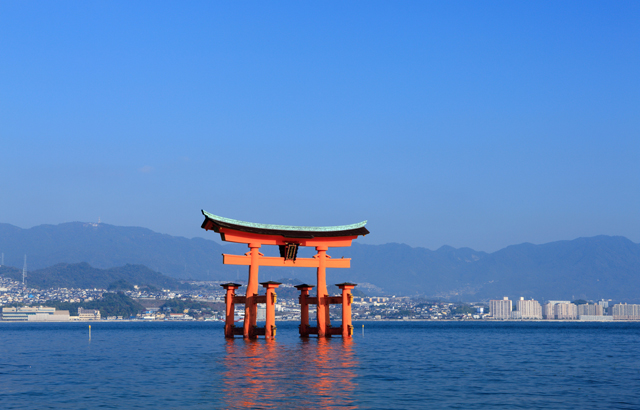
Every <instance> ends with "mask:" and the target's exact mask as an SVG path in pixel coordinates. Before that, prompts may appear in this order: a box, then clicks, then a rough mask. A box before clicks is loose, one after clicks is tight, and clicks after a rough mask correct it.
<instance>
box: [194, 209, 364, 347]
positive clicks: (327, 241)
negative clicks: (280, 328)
mask: <svg viewBox="0 0 640 410" xmlns="http://www.w3.org/2000/svg"><path fill="white" fill-rule="evenodd" d="M202 214H203V215H204V217H205V219H204V222H203V223H202V228H203V229H205V230H207V231H209V230H213V231H214V232H217V233H219V234H220V237H221V239H222V240H223V241H228V242H236V243H246V244H247V245H248V246H249V249H250V251H249V252H247V253H246V254H245V255H227V254H223V255H222V256H223V263H224V264H226V265H248V266H249V283H248V284H247V293H246V295H245V296H236V295H235V290H236V289H238V288H239V287H240V286H241V285H239V284H237V283H227V284H224V285H221V286H222V287H224V288H225V289H226V291H227V294H226V298H225V300H226V324H225V331H224V333H225V337H234V335H243V336H244V337H245V338H255V337H257V336H259V335H264V336H265V337H266V338H268V339H270V338H273V337H275V333H276V327H275V303H276V294H275V289H276V288H277V287H278V286H279V285H280V283H277V282H271V281H270V282H263V283H261V285H262V286H263V287H265V288H266V289H267V293H266V295H264V296H258V267H259V266H288V267H304V268H317V272H318V275H317V286H318V288H317V291H318V296H317V297H310V296H309V291H310V290H311V289H312V288H313V286H311V285H306V284H304V285H299V286H296V288H297V289H298V290H300V310H301V317H300V321H301V323H300V335H301V336H309V335H310V334H317V335H318V337H330V336H331V335H340V334H341V335H342V336H343V337H351V336H352V334H353V326H352V325H351V302H352V300H353V296H352V295H351V290H352V289H353V288H354V287H355V286H356V285H355V284H353V283H341V284H338V285H336V286H338V287H339V288H340V289H341V290H342V295H341V296H333V297H331V296H329V295H328V294H327V283H326V268H349V267H350V266H351V263H350V262H351V259H344V258H341V259H331V256H329V255H327V250H328V249H329V248H330V247H345V246H351V242H352V241H353V240H354V239H356V238H357V237H358V236H359V235H362V236H364V235H367V234H368V233H369V231H368V230H367V228H365V227H364V225H365V224H366V221H364V222H360V223H357V224H352V225H343V226H327V227H305V226H288V225H269V224H257V223H251V222H243V221H237V220H235V219H229V218H223V217H221V216H217V215H213V214H210V213H208V212H205V211H204V210H203V211H202ZM262 245H278V246H279V247H280V257H268V256H264V255H263V254H262V253H260V251H259V249H260V247H261V246H262ZM300 246H312V247H315V248H316V251H317V252H318V253H317V254H316V255H314V256H313V258H298V257H297V253H298V247H300ZM236 303H244V305H245V316H244V326H243V327H242V328H236V327H235V326H234V321H233V316H234V309H235V304H236ZM258 303H265V304H266V311H267V312H266V313H267V317H266V325H265V327H264V329H262V328H257V326H256V320H257V313H258V311H257V309H258V306H257V304H258ZM314 304H315V305H317V307H318V311H317V322H318V325H317V327H312V326H309V305H314ZM331 304H341V305H342V326H341V327H339V328H332V327H331V322H330V319H329V306H330V305H331Z"/></svg>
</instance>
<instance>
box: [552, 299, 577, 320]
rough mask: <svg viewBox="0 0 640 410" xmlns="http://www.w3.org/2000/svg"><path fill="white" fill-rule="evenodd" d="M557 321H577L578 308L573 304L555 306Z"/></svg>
mask: <svg viewBox="0 0 640 410" xmlns="http://www.w3.org/2000/svg"><path fill="white" fill-rule="evenodd" d="M553 313H554V314H555V316H556V319H568V320H575V319H577V318H578V307H577V306H576V305H574V304H573V303H556V304H555V305H553Z"/></svg>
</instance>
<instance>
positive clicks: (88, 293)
mask: <svg viewBox="0 0 640 410" xmlns="http://www.w3.org/2000/svg"><path fill="white" fill-rule="evenodd" d="M187 283H188V284H190V285H192V288H193V290H187V291H173V290H169V289H161V290H152V289H147V288H139V287H138V286H135V287H134V289H133V290H125V291H108V290H106V289H96V288H94V289H67V288H51V289H46V290H42V289H30V288H26V287H25V286H24V285H23V284H22V283H21V282H19V281H15V280H12V279H9V278H5V277H0V307H2V317H1V320H2V321H5V322H38V321H87V320H144V321H154V320H208V321H222V320H224V290H223V289H222V288H221V287H220V286H219V285H220V284H221V283H222V282H201V281H200V282H187ZM278 294H279V296H278V299H277V301H278V302H277V305H276V317H277V320H281V321H286V320H295V321H299V320H300V307H299V304H298V298H297V295H296V294H297V291H296V289H295V288H294V287H293V284H287V283H283V284H282V285H281V286H280V288H278ZM235 313H236V317H237V319H238V320H241V319H242V317H243V315H244V310H243V306H242V305H240V306H239V307H237V308H236V312H235ZM332 313H333V312H332ZM261 314H264V311H263V310H262V309H259V312H258V315H259V319H260V315H261ZM310 314H311V317H312V318H315V312H314V311H313V310H312V311H311V312H310ZM335 314H336V315H335V319H338V317H339V312H338V311H337V310H336V311H335ZM353 317H354V319H355V320H500V321H504V320H518V321H520V320H575V321H599V322H602V321H616V320H640V305H636V304H626V303H613V301H611V300H600V301H596V302H594V301H586V300H577V301H567V300H550V301H546V302H544V303H540V302H538V301H536V300H532V299H524V298H520V299H519V300H515V303H514V301H512V300H509V299H508V298H506V297H505V298H503V299H497V300H490V301H489V302H488V303H487V302H476V303H460V302H447V301H438V300H428V299H425V298H419V297H406V296H404V297H395V296H379V297H355V298H354V301H353Z"/></svg>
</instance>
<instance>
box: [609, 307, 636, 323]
mask: <svg viewBox="0 0 640 410" xmlns="http://www.w3.org/2000/svg"><path fill="white" fill-rule="evenodd" d="M611 313H612V314H613V318H614V319H616V320H638V319H640V305H627V304H626V303H624V304H622V303H618V304H615V305H613V307H612V308H611Z"/></svg>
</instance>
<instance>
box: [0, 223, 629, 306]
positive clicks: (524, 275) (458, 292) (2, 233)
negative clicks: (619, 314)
mask: <svg viewBox="0 0 640 410" xmlns="http://www.w3.org/2000/svg"><path fill="white" fill-rule="evenodd" d="M246 251H247V248H246V246H243V245H238V244H225V245H221V244H219V243H217V242H215V241H213V240H207V239H203V238H193V239H187V238H183V237H175V236H171V235H166V234H160V233H156V232H153V231H151V230H149V229H145V228H139V227H120V226H113V225H108V224H95V223H81V222H71V223H63V224H60V225H40V226H36V227H33V228H29V229H22V228H19V227H16V226H13V225H9V224H0V252H3V253H4V254H5V264H6V265H9V266H14V267H18V268H20V267H22V264H23V257H24V255H25V254H27V257H28V266H29V270H36V269H43V268H46V267H50V266H52V265H56V264H59V263H67V264H76V263H80V262H86V263H88V264H90V265H91V266H93V267H95V268H99V269H110V268H114V267H118V266H124V265H127V264H134V265H145V266H147V267H149V269H150V270H151V271H153V272H162V273H163V274H165V275H167V276H170V277H172V278H180V279H197V280H232V281H237V280H243V279H246V275H247V268H246V267H242V266H225V265H222V257H221V254H222V253H235V254H243V253H245V252H246ZM261 251H262V252H263V253H264V254H266V255H268V256H277V254H278V250H277V247H263V248H262V249H261ZM312 254H313V250H312V249H306V248H302V249H301V250H300V253H299V256H301V257H308V256H310V255H312ZM329 254H331V256H333V257H334V258H335V257H342V256H344V257H348V258H349V257H350V258H352V261H351V268H350V269H330V270H329V271H328V272H327V282H328V283H338V282H343V281H352V282H355V283H359V284H360V285H361V287H360V289H362V290H363V291H364V292H365V293H367V294H371V295H375V294H396V295H422V296H426V297H434V298H442V299H447V300H461V301H469V300H487V299H493V298H502V297H503V296H509V297H510V298H518V297H520V296H523V297H526V298H530V297H533V298H535V299H538V300H544V299H563V300H566V299H578V298H581V299H592V300H595V299H600V298H607V299H614V300H623V301H629V302H633V301H640V245H639V244H636V243H634V242H632V241H630V240H629V239H627V238H624V237H619V236H605V235H601V236H595V237H591V238H578V239H574V240H567V241H557V242H550V243H546V244H541V245H534V244H530V243H523V244H518V245H512V246H508V247H506V248H504V249H501V250H498V251H496V252H492V253H486V252H480V251H475V250H473V249H470V248H459V249H455V248H452V247H450V246H443V247H441V248H439V249H437V250H429V249H426V248H414V247H410V246H408V245H405V244H397V243H388V244H384V245H364V244H359V243H358V242H357V240H356V241H354V243H353V246H351V247H350V248H331V249H330V250H329ZM281 277H294V278H298V279H300V280H302V281H306V282H308V283H315V270H314V269H310V268H298V269H293V268H268V267H261V268H260V280H270V279H278V278H281Z"/></svg>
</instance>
